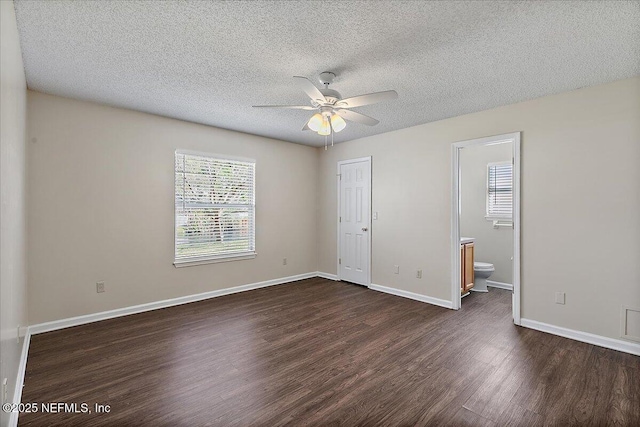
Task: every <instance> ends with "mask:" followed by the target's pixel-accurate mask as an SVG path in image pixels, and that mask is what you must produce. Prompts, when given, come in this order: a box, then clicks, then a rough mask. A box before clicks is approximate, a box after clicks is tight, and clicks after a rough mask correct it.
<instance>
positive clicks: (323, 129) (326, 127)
mask: <svg viewBox="0 0 640 427" xmlns="http://www.w3.org/2000/svg"><path fill="white" fill-rule="evenodd" d="M318 135H323V136H325V135H331V125H330V124H329V119H328V118H327V117H323V118H322V125H321V126H320V129H318Z"/></svg>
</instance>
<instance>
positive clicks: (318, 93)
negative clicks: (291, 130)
mask: <svg viewBox="0 0 640 427" xmlns="http://www.w3.org/2000/svg"><path fill="white" fill-rule="evenodd" d="M335 77H336V75H335V74H334V73H332V72H330V71H325V72H323V73H320V82H321V83H322V84H323V85H324V88H323V89H318V88H317V87H316V86H315V85H314V84H313V83H312V82H311V81H310V80H309V79H307V78H306V77H300V76H294V77H293V78H294V79H295V82H296V83H297V84H298V86H299V87H300V89H302V90H303V91H304V92H305V93H306V94H307V95H308V96H309V98H311V105H254V107H255V108H287V109H291V110H308V111H314V110H316V111H318V112H317V113H316V114H314V115H313V116H312V117H311V118H310V119H309V120H308V121H307V123H305V125H304V127H303V128H302V130H312V131H314V132H317V133H318V135H324V136H328V135H331V137H332V145H333V134H334V133H337V132H340V131H341V130H343V129H344V128H345V127H346V126H347V124H346V122H345V120H348V121H351V122H355V123H361V124H364V125H368V126H374V125H377V124H378V123H379V121H378V120H376V119H374V118H372V117H369V116H366V115H364V114H362V113H357V112H355V111H351V108H355V107H362V106H364V105H371V104H376V103H378V102H382V101H389V100H391V99H396V98H398V93H397V92H396V91H395V90H387V91H384V92H375V93H368V94H366V95H359V96H354V97H351V98H345V99H343V98H342V96H341V95H340V93H338V92H337V91H335V90H333V89H329V85H330V84H331V83H333V80H334V79H335ZM325 143H326V138H325ZM325 147H326V144H325Z"/></svg>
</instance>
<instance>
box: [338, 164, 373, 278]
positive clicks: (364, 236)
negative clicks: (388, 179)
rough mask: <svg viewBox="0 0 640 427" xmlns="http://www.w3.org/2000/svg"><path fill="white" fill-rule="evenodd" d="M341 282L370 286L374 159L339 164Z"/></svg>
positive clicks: (339, 273)
mask: <svg viewBox="0 0 640 427" xmlns="http://www.w3.org/2000/svg"><path fill="white" fill-rule="evenodd" d="M338 166H339V170H340V172H339V175H340V181H339V182H340V185H339V206H340V212H339V218H338V231H339V241H338V248H339V254H338V257H339V258H338V278H339V279H340V280H344V281H347V282H352V283H357V284H360V285H365V286H369V285H370V284H371V282H370V270H369V266H370V247H371V246H370V231H369V227H370V226H371V224H370V220H369V215H370V211H371V207H370V206H371V200H370V198H371V158H366V159H357V160H353V161H349V160H347V161H344V162H339V163H338Z"/></svg>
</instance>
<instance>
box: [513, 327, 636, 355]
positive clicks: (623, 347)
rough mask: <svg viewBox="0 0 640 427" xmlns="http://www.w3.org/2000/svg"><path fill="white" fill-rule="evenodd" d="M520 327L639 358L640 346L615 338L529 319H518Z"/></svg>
mask: <svg viewBox="0 0 640 427" xmlns="http://www.w3.org/2000/svg"><path fill="white" fill-rule="evenodd" d="M520 320H521V326H524V327H525V328H530V329H535V330H537V331H542V332H547V333H550V334H553V335H559V336H561V337H565V338H570V339H572V340H576V341H581V342H586V343H588V344H593V345H597V346H600V347H605V348H610V349H612V350H618V351H622V352H625V353H629V354H635V355H636V356H640V344H637V343H632V342H628V341H623V340H619V339H615V338H609V337H603V336H602V335H595V334H590V333H588V332H582V331H576V330H573V329H567V328H563V327H560V326H555V325H550V324H548V323H542V322H538V321H536V320H530V319H520Z"/></svg>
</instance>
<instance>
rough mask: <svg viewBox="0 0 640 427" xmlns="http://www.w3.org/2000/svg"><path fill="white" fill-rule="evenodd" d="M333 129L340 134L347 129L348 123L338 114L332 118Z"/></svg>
mask: <svg viewBox="0 0 640 427" xmlns="http://www.w3.org/2000/svg"><path fill="white" fill-rule="evenodd" d="M331 127H332V128H333V131H334V132H340V131H341V130H343V129H344V128H346V127H347V122H345V121H344V119H343V118H342V117H340V116H339V115H337V114H334V115H332V116H331Z"/></svg>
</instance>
